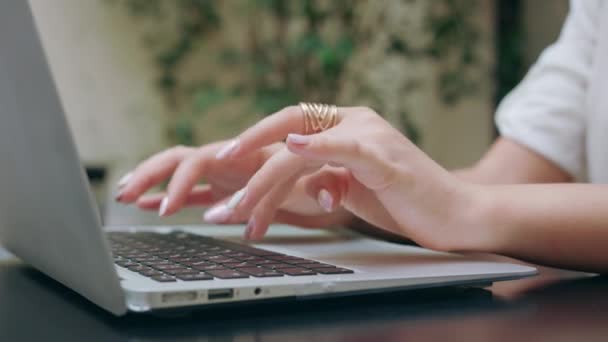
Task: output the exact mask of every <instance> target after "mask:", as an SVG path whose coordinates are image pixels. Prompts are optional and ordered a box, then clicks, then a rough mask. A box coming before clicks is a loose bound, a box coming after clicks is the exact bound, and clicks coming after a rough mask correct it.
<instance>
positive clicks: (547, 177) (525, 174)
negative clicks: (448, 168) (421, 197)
mask: <svg viewBox="0 0 608 342" xmlns="http://www.w3.org/2000/svg"><path fill="white" fill-rule="evenodd" d="M453 173H454V174H455V175H456V176H457V177H458V178H460V179H461V180H464V181H467V182H471V183H477V184H524V183H555V182H559V183H566V182H570V181H571V177H570V175H568V174H567V173H566V172H565V171H563V170H562V169H560V168H559V167H558V166H557V165H555V164H553V163H552V162H551V161H549V160H547V159H545V158H544V157H543V156H541V155H539V154H537V153H535V152H534V151H532V150H530V149H528V148H526V147H524V146H522V145H520V144H519V143H517V142H515V141H512V140H510V139H508V138H499V139H498V140H497V141H496V143H494V145H492V147H491V148H490V150H489V151H488V152H487V153H486V154H485V155H484V156H483V158H482V159H481V160H480V161H479V162H477V163H476V164H475V165H474V166H472V167H470V168H467V169H461V170H455V171H453Z"/></svg>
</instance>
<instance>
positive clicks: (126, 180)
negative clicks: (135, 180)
mask: <svg viewBox="0 0 608 342" xmlns="http://www.w3.org/2000/svg"><path fill="white" fill-rule="evenodd" d="M131 177H133V172H129V173H127V174H126V175H124V176H122V177H121V178H120V180H119V181H118V188H122V187H124V186H125V185H127V184H128V183H129V181H130V180H131Z"/></svg>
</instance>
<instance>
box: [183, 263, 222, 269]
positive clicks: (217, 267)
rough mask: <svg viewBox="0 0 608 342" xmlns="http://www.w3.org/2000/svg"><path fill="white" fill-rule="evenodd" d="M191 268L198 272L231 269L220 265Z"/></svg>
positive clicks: (211, 264)
mask: <svg viewBox="0 0 608 342" xmlns="http://www.w3.org/2000/svg"><path fill="white" fill-rule="evenodd" d="M190 267H192V268H194V269H197V270H200V271H212V270H227V269H229V268H228V267H227V266H224V265H220V264H213V263H208V264H201V265H192V266H190Z"/></svg>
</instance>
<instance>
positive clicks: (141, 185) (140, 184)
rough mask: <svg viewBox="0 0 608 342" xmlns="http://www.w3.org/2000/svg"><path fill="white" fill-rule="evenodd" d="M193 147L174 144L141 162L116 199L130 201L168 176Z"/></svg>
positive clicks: (124, 201)
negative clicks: (174, 145)
mask: <svg viewBox="0 0 608 342" xmlns="http://www.w3.org/2000/svg"><path fill="white" fill-rule="evenodd" d="M192 151H194V149H193V148H190V147H184V146H176V147H172V148H170V149H168V150H165V151H163V152H160V153H158V154H156V155H154V156H152V157H150V158H148V159H147V160H146V161H144V162H143V163H141V164H140V165H139V166H138V167H137V168H136V169H135V170H134V171H133V172H132V173H131V175H130V177H129V178H128V182H126V184H124V183H123V186H122V187H121V189H120V190H119V193H118V195H117V196H116V200H117V201H119V202H123V203H132V202H134V201H135V200H137V199H138V198H139V197H140V196H141V195H142V194H143V193H145V192H146V191H148V190H149V189H150V188H152V187H154V186H156V185H158V184H160V183H161V182H162V181H164V180H165V179H167V178H169V177H170V176H171V174H172V173H173V171H174V170H175V168H176V167H177V165H179V163H180V162H181V161H182V160H183V159H184V158H185V157H186V156H188V155H189V154H190V153H191V152H192Z"/></svg>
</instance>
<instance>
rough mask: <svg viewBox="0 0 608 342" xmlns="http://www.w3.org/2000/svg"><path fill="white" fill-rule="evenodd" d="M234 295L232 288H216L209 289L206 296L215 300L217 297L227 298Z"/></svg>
mask: <svg viewBox="0 0 608 342" xmlns="http://www.w3.org/2000/svg"><path fill="white" fill-rule="evenodd" d="M233 296H234V290H233V289H217V290H209V291H208V292H207V298H208V299H209V300H217V299H229V298H232V297H233Z"/></svg>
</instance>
